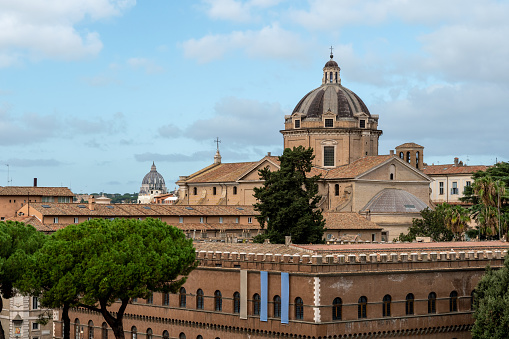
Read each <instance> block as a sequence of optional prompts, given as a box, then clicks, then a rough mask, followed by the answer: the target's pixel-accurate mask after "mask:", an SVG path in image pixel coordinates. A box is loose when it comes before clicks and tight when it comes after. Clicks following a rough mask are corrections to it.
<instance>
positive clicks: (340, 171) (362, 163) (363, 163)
mask: <svg viewBox="0 0 509 339" xmlns="http://www.w3.org/2000/svg"><path fill="white" fill-rule="evenodd" d="M393 157H394V156H393V155H373V156H367V157H364V158H360V159H358V160H355V161H354V162H352V163H350V164H348V165H345V166H341V167H336V168H333V169H330V170H326V171H327V173H326V174H325V175H322V178H326V179H350V178H355V177H357V176H359V175H361V174H363V173H365V172H367V171H369V170H370V169H372V168H373V167H376V166H378V165H380V164H382V163H384V162H385V161H387V160H389V159H391V158H393Z"/></svg>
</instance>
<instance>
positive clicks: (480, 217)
mask: <svg viewBox="0 0 509 339" xmlns="http://www.w3.org/2000/svg"><path fill="white" fill-rule="evenodd" d="M472 178H473V179H474V183H473V184H472V185H471V186H467V187H465V191H464V193H463V194H464V197H463V198H461V199H460V200H461V201H464V202H468V203H471V204H472V207H471V208H470V213H471V216H472V218H474V219H475V220H476V221H477V223H478V224H479V226H480V231H481V233H482V234H481V236H482V237H490V238H493V237H495V236H498V224H499V220H500V229H501V233H502V234H507V231H508V226H509V195H508V193H509V192H508V191H507V190H506V188H507V187H509V163H507V162H500V163H497V164H495V165H494V166H492V167H489V168H488V169H486V171H478V172H476V173H474V174H473V175H472ZM499 210H500V213H499ZM502 234H501V235H502Z"/></svg>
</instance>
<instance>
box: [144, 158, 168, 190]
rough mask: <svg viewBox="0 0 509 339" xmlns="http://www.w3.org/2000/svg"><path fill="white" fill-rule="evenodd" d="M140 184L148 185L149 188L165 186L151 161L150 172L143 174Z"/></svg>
mask: <svg viewBox="0 0 509 339" xmlns="http://www.w3.org/2000/svg"><path fill="white" fill-rule="evenodd" d="M141 184H142V185H148V186H149V187H150V188H151V189H161V188H162V187H164V186H165V184H164V178H163V176H162V175H161V174H160V173H159V172H157V170H156V165H155V164H154V163H152V167H151V168H150V172H148V173H147V174H146V175H145V177H144V178H143V181H142V182H141Z"/></svg>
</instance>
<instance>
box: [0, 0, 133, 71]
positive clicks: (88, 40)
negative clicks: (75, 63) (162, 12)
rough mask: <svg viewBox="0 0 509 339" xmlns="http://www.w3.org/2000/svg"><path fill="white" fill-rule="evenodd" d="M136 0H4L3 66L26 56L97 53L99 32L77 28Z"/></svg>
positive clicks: (0, 22)
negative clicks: (84, 22)
mask: <svg viewBox="0 0 509 339" xmlns="http://www.w3.org/2000/svg"><path fill="white" fill-rule="evenodd" d="M135 3H136V1H135V0H73V1H69V0H46V1H32V0H4V1H2V2H1V3H0V67H6V66H9V65H12V64H15V63H16V62H19V61H20V60H24V59H25V58H30V59H34V58H35V59H39V58H55V59H64V60H75V59H80V58H83V57H88V56H94V55H97V54H98V53H99V52H100V51H101V49H102V47H103V45H102V42H101V40H100V37H99V33H97V32H87V31H86V30H85V31H78V30H77V28H76V27H75V26H76V24H78V23H80V22H81V21H83V20H84V19H90V20H100V19H105V18H109V17H112V16H118V15H121V13H122V12H123V11H125V10H127V9H129V8H130V7H132V6H134V4H135Z"/></svg>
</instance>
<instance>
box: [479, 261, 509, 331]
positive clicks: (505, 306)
mask: <svg viewBox="0 0 509 339" xmlns="http://www.w3.org/2000/svg"><path fill="white" fill-rule="evenodd" d="M474 319H475V322H474V326H473V327H472V338H486V339H492V338H494V339H497V338H500V339H503V338H509V256H506V258H505V261H504V266H503V267H502V268H501V269H499V270H493V269H492V268H491V267H489V266H488V267H487V268H486V273H485V274H484V276H483V277H482V278H481V280H480V281H479V283H478V284H477V287H476V289H475V295H474Z"/></svg>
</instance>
